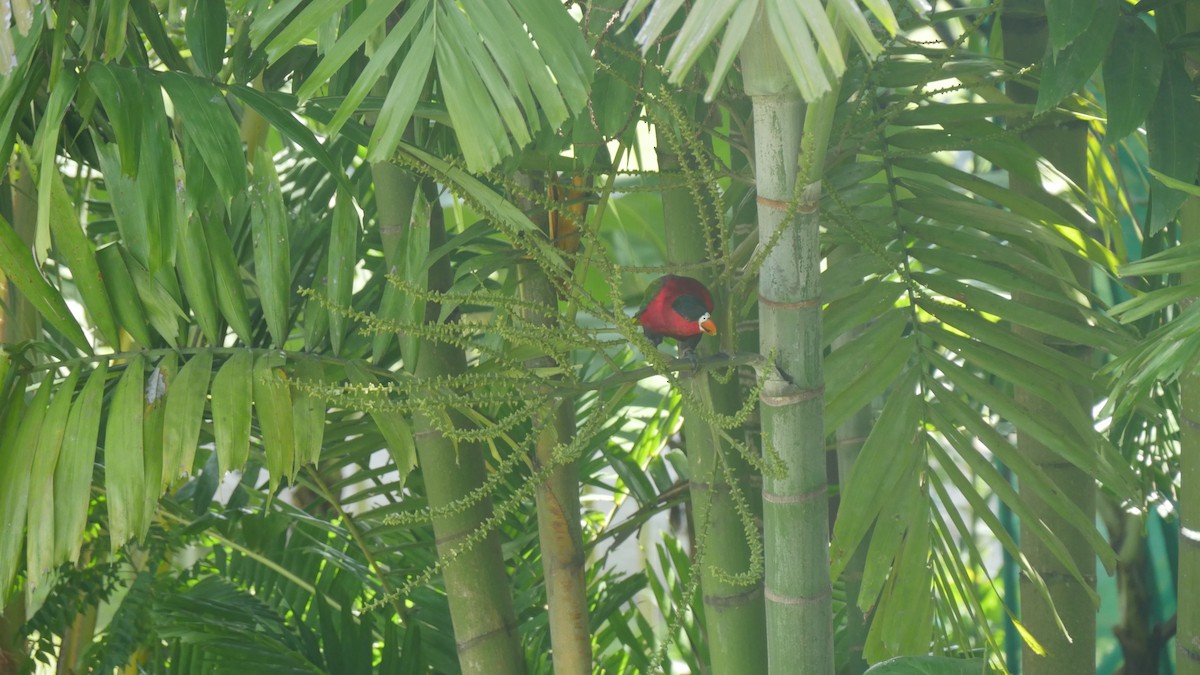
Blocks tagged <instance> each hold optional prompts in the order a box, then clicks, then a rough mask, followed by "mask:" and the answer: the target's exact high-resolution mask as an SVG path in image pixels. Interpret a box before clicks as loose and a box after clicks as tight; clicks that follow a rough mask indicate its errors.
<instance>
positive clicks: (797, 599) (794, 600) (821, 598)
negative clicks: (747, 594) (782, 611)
mask: <svg viewBox="0 0 1200 675" xmlns="http://www.w3.org/2000/svg"><path fill="white" fill-rule="evenodd" d="M763 595H764V596H765V597H766V598H767V600H768V601H769V602H773V603H775V604H777V605H811V604H812V603H814V602H828V601H829V599H830V598H831V597H833V589H832V588H829V587H826V589H825V590H823V591H821V593H820V594H818V595H813V596H809V597H803V596H798V595H780V594H779V593H776V592H775V591H772V590H771V589H769V588H767V589H764V590H763Z"/></svg>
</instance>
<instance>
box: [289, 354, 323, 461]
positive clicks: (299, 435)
mask: <svg viewBox="0 0 1200 675" xmlns="http://www.w3.org/2000/svg"><path fill="white" fill-rule="evenodd" d="M296 380H297V382H296V386H295V387H293V389H292V421H293V424H292V428H293V430H294V431H295V434H296V463H297V464H298V465H299V464H316V463H317V460H318V459H320V457H321V443H322V442H323V440H324V437H325V401H324V399H322V398H321V397H320V396H318V395H316V394H314V393H313V392H312V391H311V387H319V386H321V385H322V384H324V382H325V368H324V367H323V366H322V365H321V362H320V361H318V360H317V359H315V358H311V357H303V358H301V359H300V360H299V361H297V362H296Z"/></svg>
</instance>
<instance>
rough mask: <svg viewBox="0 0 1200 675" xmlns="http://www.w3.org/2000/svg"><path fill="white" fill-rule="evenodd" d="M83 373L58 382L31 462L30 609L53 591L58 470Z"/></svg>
mask: <svg viewBox="0 0 1200 675" xmlns="http://www.w3.org/2000/svg"><path fill="white" fill-rule="evenodd" d="M78 379H79V376H78V374H77V373H74V372H73V373H71V375H69V376H68V377H67V379H66V380H64V381H63V382H61V383H60V384H58V385H57V387H56V389H57V391H56V392H55V393H54V398H53V399H52V400H51V403H50V405H49V407H47V408H46V417H45V418H44V419H43V421H42V428H41V432H40V433H39V434H38V440H37V452H36V454H35V455H34V458H33V463H32V465H31V466H30V471H29V475H28V476H27V480H28V481H29V488H28V489H29V507H28V508H29V511H28V517H27V521H28V532H29V535H28V539H27V541H26V543H25V554H26V557H25V559H26V564H25V574H26V585H25V601H26V606H27V608H28V611H29V612H30V613H33V612H36V611H37V608H38V607H40V606H41V604H42V601H43V600H45V598H46V595H47V594H48V593H49V592H50V586H51V585H52V584H50V581H51V578H50V574H51V572H53V571H54V566H55V565H54V563H55V559H54V538H55V531H54V505H55V502H56V500H57V498H58V496H57V495H56V494H55V492H54V471H55V469H56V468H57V466H58V458H59V454H60V452H61V450H62V443H63V435H64V433H65V432H66V428H67V417H68V416H69V415H70V413H71V398H72V397H73V396H74V395H75V384H76V383H77V381H78Z"/></svg>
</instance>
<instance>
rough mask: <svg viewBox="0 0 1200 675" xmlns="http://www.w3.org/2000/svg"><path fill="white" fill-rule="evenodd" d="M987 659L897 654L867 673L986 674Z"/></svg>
mask: <svg viewBox="0 0 1200 675" xmlns="http://www.w3.org/2000/svg"><path fill="white" fill-rule="evenodd" d="M987 673H988V667H987V661H986V660H984V659H981V658H974V659H954V658H950V657H949V656H897V657H896V658H894V659H888V660H887V661H880V662H879V663H876V664H875V665H873V666H871V667H870V668H868V669H867V675H986V674H987Z"/></svg>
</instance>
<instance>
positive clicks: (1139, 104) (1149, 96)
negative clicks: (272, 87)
mask: <svg viewBox="0 0 1200 675" xmlns="http://www.w3.org/2000/svg"><path fill="white" fill-rule="evenodd" d="M1162 70H1163V54H1162V47H1161V46H1160V45H1159V42H1158V36H1157V35H1155V34H1154V29H1152V28H1150V26H1148V25H1146V22H1145V21H1143V20H1142V19H1141V18H1140V17H1139V16H1121V17H1120V18H1119V19H1118V20H1117V32H1116V35H1114V36H1113V40H1112V46H1111V47H1109V50H1108V56H1106V57H1105V58H1104V66H1103V68H1102V72H1103V73H1104V103H1105V107H1107V109H1108V126H1107V127H1106V128H1105V130H1104V138H1105V139H1106V140H1107V141H1108V142H1109V143H1116V142H1117V141H1119V140H1121V139H1122V138H1125V137H1126V136H1128V135H1129V134H1131V133H1133V132H1134V131H1137V128H1138V127H1139V126H1141V124H1142V122H1143V121H1144V120H1145V119H1146V114H1147V113H1149V112H1150V106H1151V105H1153V104H1154V95H1155V93H1157V92H1158V82H1159V80H1160V79H1161V78H1162Z"/></svg>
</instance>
